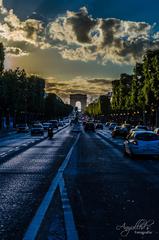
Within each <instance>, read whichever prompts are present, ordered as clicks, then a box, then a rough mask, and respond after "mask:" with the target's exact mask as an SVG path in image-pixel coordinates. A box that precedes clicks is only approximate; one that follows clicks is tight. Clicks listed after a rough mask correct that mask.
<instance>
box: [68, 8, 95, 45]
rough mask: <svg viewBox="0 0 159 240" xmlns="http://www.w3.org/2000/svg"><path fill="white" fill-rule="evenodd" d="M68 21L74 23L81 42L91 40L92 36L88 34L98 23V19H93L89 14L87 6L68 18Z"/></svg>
mask: <svg viewBox="0 0 159 240" xmlns="http://www.w3.org/2000/svg"><path fill="white" fill-rule="evenodd" d="M67 22H68V24H71V25H72V27H73V31H74V33H75V35H76V37H77V40H78V41H79V42H80V43H90V42H91V38H90V37H89V36H88V34H89V32H90V30H91V29H92V28H93V27H94V26H95V25H96V20H93V19H91V18H90V17H89V16H88V13H87V10H86V8H81V11H80V12H79V13H76V14H75V15H74V16H72V17H70V18H68V19H67Z"/></svg>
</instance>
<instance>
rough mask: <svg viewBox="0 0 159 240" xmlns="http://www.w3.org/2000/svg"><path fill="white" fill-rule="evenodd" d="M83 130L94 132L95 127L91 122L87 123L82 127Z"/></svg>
mask: <svg viewBox="0 0 159 240" xmlns="http://www.w3.org/2000/svg"><path fill="white" fill-rule="evenodd" d="M84 130H85V131H86V132H87V131H92V132H95V125H94V123H93V122H87V123H86V124H85V126H84Z"/></svg>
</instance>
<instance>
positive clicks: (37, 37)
mask: <svg viewBox="0 0 159 240" xmlns="http://www.w3.org/2000/svg"><path fill="white" fill-rule="evenodd" d="M0 4H1V5H2V7H1V9H0V41H1V42H3V43H4V45H5V48H6V60H5V67H6V68H16V67H20V68H24V69H25V70H26V71H27V72H28V73H29V74H32V73H33V74H38V75H40V76H42V77H43V78H45V79H46V90H47V91H48V92H55V93H57V94H58V95H59V96H61V97H62V98H63V99H66V100H67V99H68V97H69V94H73V93H83V94H87V95H88V96H89V98H90V99H94V98H96V97H98V96H99V95H101V94H105V93H106V92H107V91H110V90H111V81H112V80H115V79H119V77H120V74H121V73H124V72H125V73H128V74H132V71H133V67H134V65H135V63H136V62H137V61H141V60H142V57H143V55H144V53H145V51H146V50H147V49H150V48H151V49H156V48H158V47H159V15H158V9H159V2H158V0H140V1H138V0H129V1H127V0H107V1H106V0H76V1H75V0H60V1H59V0H36V1H32V0H27V1H21V0H3V2H2V1H0Z"/></svg>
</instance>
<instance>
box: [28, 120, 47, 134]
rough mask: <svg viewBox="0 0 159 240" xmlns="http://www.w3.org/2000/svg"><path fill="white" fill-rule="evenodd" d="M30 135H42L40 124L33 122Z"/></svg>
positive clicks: (42, 130) (42, 129)
mask: <svg viewBox="0 0 159 240" xmlns="http://www.w3.org/2000/svg"><path fill="white" fill-rule="evenodd" d="M31 135H44V128H43V125H42V124H40V123H39V124H38V123H37V124H33V125H32V128H31Z"/></svg>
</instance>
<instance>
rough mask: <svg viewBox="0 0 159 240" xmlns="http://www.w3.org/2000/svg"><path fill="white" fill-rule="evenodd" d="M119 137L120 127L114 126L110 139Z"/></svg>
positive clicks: (120, 133) (120, 134)
mask: <svg viewBox="0 0 159 240" xmlns="http://www.w3.org/2000/svg"><path fill="white" fill-rule="evenodd" d="M119 136H120V137H121V136H122V127H121V126H116V127H115V128H114V130H113V131H112V137H113V138H114V137H119Z"/></svg>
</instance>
